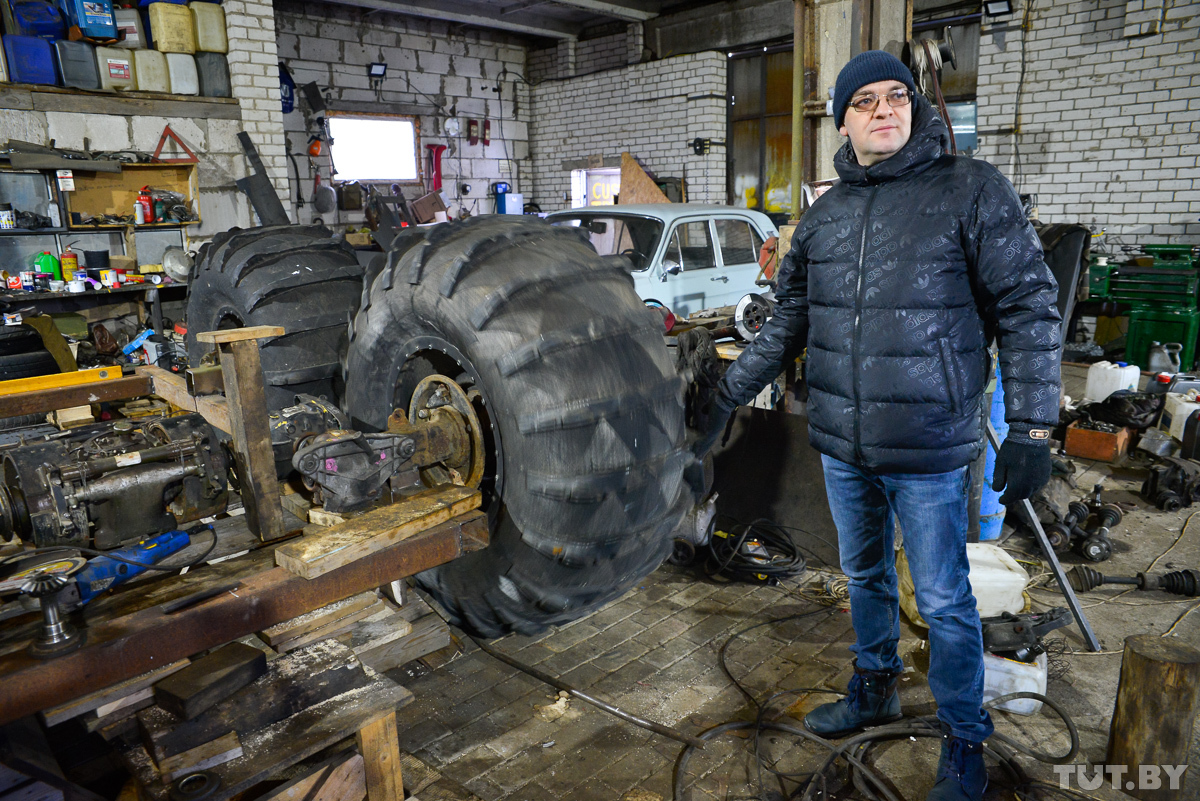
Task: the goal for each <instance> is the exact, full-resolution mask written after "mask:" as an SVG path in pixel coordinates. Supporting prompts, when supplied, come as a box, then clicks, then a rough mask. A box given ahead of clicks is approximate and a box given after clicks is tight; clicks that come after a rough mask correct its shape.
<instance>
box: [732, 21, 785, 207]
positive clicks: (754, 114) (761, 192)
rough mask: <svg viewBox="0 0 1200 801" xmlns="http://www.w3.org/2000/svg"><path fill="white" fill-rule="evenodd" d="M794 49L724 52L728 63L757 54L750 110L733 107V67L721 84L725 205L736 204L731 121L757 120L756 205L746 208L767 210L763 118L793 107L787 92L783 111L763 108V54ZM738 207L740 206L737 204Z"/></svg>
mask: <svg viewBox="0 0 1200 801" xmlns="http://www.w3.org/2000/svg"><path fill="white" fill-rule="evenodd" d="M793 50H794V48H793V46H792V43H791V42H787V43H784V44H778V45H772V46H767V47H756V48H751V49H749V50H743V51H740V52H731V53H730V54H729V56H728V61H729V62H730V64H732V62H734V61H744V60H750V59H755V58H758V59H760V62H761V63H760V64H759V86H760V87H761V90H762V91H761V103H760V105H759V108H757V109H755V110H754V111H750V112H746V111H735V109H737V105H736V103H735V98H734V95H733V88H734V87H733V80H734V79H733V70H732V69H727V70H726V88H725V110H726V111H725V126H726V131H725V141H726V142H728V143H729V145H728V146H727V147H726V148H725V153H726V156H725V157H726V161H727V163H726V165H725V175H726V188H725V195H726V200H727V202H728V203H729V205H732V206H736V205H737V200H738V199H737V198H736V197H735V195H734V185H733V182H734V179H735V175H734V167H733V151H734V148H733V140H734V135H733V128H734V123H738V122H757V123H758V175H757V177H758V184H757V191H756V193H755V197H756V199H757V201H758V205H757V206H747V207H745V208H747V209H748V210H750V211H759V212H762V213H763V214H767V213H768V211H767V197H766V195H767V188H768V179H767V121H768V120H769V119H772V118H780V117H787V118H789V119H790V118H791V117H792V115H793V113H794V112H795V109H794V108H792V106H791V100H792V97H791V95H790V94H789V95H788V110H787V111H773V112H768V111H767V56H771V55H775V54H778V53H792V52H793ZM792 191H793V192H796V191H799V190H798V189H797V188H796V187H793V188H792ZM738 208H742V207H741V206H738Z"/></svg>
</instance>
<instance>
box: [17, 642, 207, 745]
mask: <svg viewBox="0 0 1200 801" xmlns="http://www.w3.org/2000/svg"><path fill="white" fill-rule="evenodd" d="M190 664H191V660H190V659H180V660H179V661H178V662H172V663H171V664H169V665H163V666H162V667H160V668H156V669H154V670H151V671H149V672H147V673H143V674H141V675H140V676H134V677H133V678H132V679H127V680H126V681H122V682H119V683H117V684H114V685H112V686H110V687H105V688H104V689H102V690H96V691H95V692H92V693H88V694H87V695H83V696H80V697H79V698H76V699H75V700H73V701H68V702H67V703H65V704H59V705H58V706H52V707H49V708H47V709H44V710H42V712H41V713H40V714H39V715H38V717H40V718H41V719H42V723H44V724H45V725H46V727H47V728H49V727H50V726H57V725H58V724H60V723H62V722H63V721H64V720H70V719H71V718H76V717H79V716H80V715H82V714H84V713H85V712H92V711H95V710H96V709H99V708H100V707H102V706H104V705H106V704H109V703H111V702H112V701H115V700H116V699H118V698H126V697H128V696H130V695H132V694H134V693H136V692H139V691H141V690H144V689H146V688H147V687H150V686H151V685H152V684H154V682H156V681H159V680H160V679H165V678H166V677H167V676H170V675H171V674H172V673H175V672H177V671H180V670H183V669H184V668H185V667H187V666H188V665H190Z"/></svg>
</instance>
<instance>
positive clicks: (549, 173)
mask: <svg viewBox="0 0 1200 801" xmlns="http://www.w3.org/2000/svg"><path fill="white" fill-rule="evenodd" d="M726 60H727V59H726V57H725V54H723V53H712V52H709V53H696V54H693V55H687V56H678V57H676V58H669V59H663V60H661V61H651V62H647V63H645V64H635V65H632V66H628V67H624V68H622V69H617V70H608V71H606V72H600V73H596V74H593V75H589V76H585V77H579V78H569V79H566V80H560V81H546V82H544V83H541V84H538V85H536V86H534V87H533V117H532V119H533V123H532V126H531V148H532V157H533V176H534V181H533V189H534V191H533V197H534V200H535V202H536V203H538V205H540V206H541V207H542V210H543V211H553V210H558V209H563V208H569V207H570V196H571V174H570V171H569V170H566V169H564V168H563V162H564V161H573V160H577V159H585V158H587V157H588V156H592V155H597V154H599V155H602V156H606V157H619V156H620V155H621V153H622V152H623V151H628V152H630V153H632V154H633V155H634V156H636V157H637V158H638V159H639V160H640V161H641V162H642V164H643V165H644V166H645V167H646V168H647V169H649V170H652V171H653V172H655V173H656V174H657V175H659V176H664V177H666V176H677V177H686V179H687V185H688V200H689V201H690V202H693V203H724V202H725V149H724V148H721V147H714V148H713V149H712V151H711V152H710V153H709V154H708V155H707V156H696V155H693V153H692V151H691V149H690V147H688V145H687V143H688V142H690V141H691V140H692V139H695V138H696V137H701V138H709V139H720V140H723V139H724V138H725V71H726Z"/></svg>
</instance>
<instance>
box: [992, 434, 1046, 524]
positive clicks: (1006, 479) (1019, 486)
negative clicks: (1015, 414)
mask: <svg viewBox="0 0 1200 801" xmlns="http://www.w3.org/2000/svg"><path fill="white" fill-rule="evenodd" d="M1049 480H1050V429H1048V428H1047V427H1045V426H1035V425H1030V424H1029V423H1013V424H1012V425H1011V426H1009V429H1008V436H1007V437H1006V438H1005V440H1004V442H1002V443H1000V452H999V453H998V454H996V467H995V470H994V471H993V472H992V489H994V490H995V491H996V492H1000V491H1003V493H1004V494H1003V495H1001V496H1000V503H1002V504H1004V505H1005V506H1008V505H1009V504H1014V503H1016V502H1018V501H1022V500H1026V499H1028V498H1032V497H1033V494H1034V493H1035V492H1037V491H1038V490H1039V489H1041V488H1042V487H1043V486H1045V484H1046V482H1047V481H1049Z"/></svg>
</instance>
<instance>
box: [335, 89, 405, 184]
mask: <svg viewBox="0 0 1200 801" xmlns="http://www.w3.org/2000/svg"><path fill="white" fill-rule="evenodd" d="M325 117H326V118H327V119H333V118H335V117H341V118H343V119H359V120H366V119H387V120H400V121H405V122H411V123H412V126H413V150H414V154H413V158H414V160H415V161H416V163H417V177H416V178H412V179H401V180H396V179H391V178H367V179H362V178H338V177H337V175H336V173H334V171H335V170H336V169H337V162H335V161H334V158H333V144H330V146H329V167H330V173H331V174H332V177H331V178H330V183H331V184H334V185H341V184H347V183H351V184H355V183H357V184H387V185H389V186H390V185H391V184H399V185H400V186H420V187H421V188H422V190H423V189H424V187H425V159H424V158H422V157H421V118H420V117H417V116H416V115H413V114H389V113H386V112H367V111H336V110H333V109H329V110H327V111H326V112H325ZM331 138H333V137H332V136H331ZM335 141H336V140H335Z"/></svg>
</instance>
